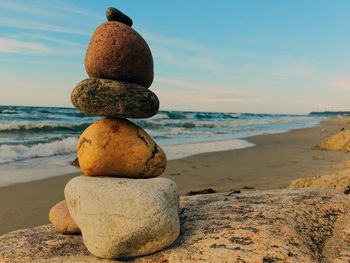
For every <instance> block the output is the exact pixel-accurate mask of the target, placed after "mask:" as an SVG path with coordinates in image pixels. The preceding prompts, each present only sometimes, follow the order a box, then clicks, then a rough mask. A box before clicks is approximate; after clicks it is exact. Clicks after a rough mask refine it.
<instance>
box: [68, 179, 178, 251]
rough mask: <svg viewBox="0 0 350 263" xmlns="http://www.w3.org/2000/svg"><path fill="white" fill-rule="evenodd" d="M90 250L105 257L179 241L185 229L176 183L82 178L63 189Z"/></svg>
mask: <svg viewBox="0 0 350 263" xmlns="http://www.w3.org/2000/svg"><path fill="white" fill-rule="evenodd" d="M64 194H65V197H66V200H67V205H68V208H69V211H70V213H71V215H72V218H73V219H74V221H75V222H76V223H77V225H78V226H79V228H80V230H81V232H82V235H83V238H84V243H85V245H86V247H87V249H88V250H89V251H90V252H91V253H92V254H93V255H95V256H98V257H101V258H120V257H131V256H133V257H134V256H142V255H147V254H151V253H154V252H156V251H159V250H161V249H163V248H165V247H167V246H169V245H170V244H171V243H173V242H174V241H175V239H176V238H177V237H178V235H179V232H180V223H179V216H178V212H179V211H178V210H179V193H178V188H177V185H176V184H175V183H174V182H173V181H171V180H170V179H166V178H152V179H138V180H136V179H123V178H107V177H106V178H98V177H87V176H79V177H76V178H73V179H72V180H70V181H69V182H68V184H67V185H66V188H65V190H64Z"/></svg>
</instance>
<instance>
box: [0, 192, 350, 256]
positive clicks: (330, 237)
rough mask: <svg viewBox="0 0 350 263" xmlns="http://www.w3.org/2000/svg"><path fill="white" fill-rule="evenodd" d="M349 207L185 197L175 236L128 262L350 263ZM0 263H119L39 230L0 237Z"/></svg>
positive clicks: (298, 198)
mask: <svg viewBox="0 0 350 263" xmlns="http://www.w3.org/2000/svg"><path fill="white" fill-rule="evenodd" d="M349 201H350V200H349V198H348V196H346V195H343V194H341V195H338V194H335V193H328V192H315V191H309V190H288V189H286V190H276V191H261V192H260V191H256V192H242V193H237V194H236V193H219V194H208V195H196V196H189V197H182V198H181V214H180V220H181V234H180V237H179V238H178V239H177V240H176V241H175V243H174V244H173V245H172V246H171V247H169V248H168V249H165V250H163V251H161V252H158V253H156V254H153V255H149V256H145V257H141V258H136V259H135V260H134V261H133V262H152V263H153V262H156V263H158V262H169V263H173V262H247V263H248V262H249V263H251V262H259V263H260V262H274V263H277V262H296V263H300V262H307V263H319V262H336V263H343V262H344V263H345V262H347V263H348V262H349V260H350V202H349ZM0 262H116V261H112V260H103V259H99V258H95V257H93V256H91V255H89V253H88V251H87V250H86V248H85V246H84V244H83V241H82V238H81V236H64V235H57V234H55V232H54V230H53V228H52V227H51V226H41V227H37V228H32V229H26V230H19V231H15V232H12V233H9V234H6V235H4V236H2V237H0Z"/></svg>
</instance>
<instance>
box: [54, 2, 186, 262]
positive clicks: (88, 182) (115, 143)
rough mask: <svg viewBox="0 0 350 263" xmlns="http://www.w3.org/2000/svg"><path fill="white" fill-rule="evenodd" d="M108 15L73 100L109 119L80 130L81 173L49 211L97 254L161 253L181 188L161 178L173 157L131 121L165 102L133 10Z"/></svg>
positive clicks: (172, 232) (60, 227) (174, 232)
mask: <svg viewBox="0 0 350 263" xmlns="http://www.w3.org/2000/svg"><path fill="white" fill-rule="evenodd" d="M106 15H107V19H108V22H106V23H103V24H102V25H100V26H99V27H98V28H97V29H96V31H95V32H94V34H93V36H92V38H91V41H90V44H89V47H88V49H87V53H86V58H85V68H86V71H87V73H88V75H89V78H88V79H85V80H83V81H81V82H80V83H79V84H78V85H77V86H76V87H75V89H74V90H73V92H72V96H71V98H72V103H73V104H74V106H75V107H77V108H78V109H79V110H80V111H82V112H84V113H86V114H89V115H93V116H106V117H107V118H104V119H101V120H99V121H97V122H95V123H93V124H92V125H90V126H89V127H88V128H87V129H86V130H85V131H84V132H83V134H82V135H81V136H80V139H79V141H78V160H79V165H80V168H81V170H82V172H83V176H78V177H75V178H73V179H72V180H70V181H69V182H68V184H67V185H66V187H65V191H64V192H65V200H66V202H64V201H63V202H60V203H59V204H57V205H56V206H54V207H53V208H52V209H51V211H50V215H49V217H50V221H51V222H52V223H53V224H54V226H55V227H56V231H58V232H60V233H77V232H79V230H80V231H81V234H82V236H83V240H84V244H85V245H86V247H87V249H88V250H89V251H90V252H91V253H92V254H93V255H95V256H97V257H101V258H123V257H135V256H142V255H146V254H150V253H154V252H156V251H159V250H161V249H163V248H165V247H167V246H169V245H170V244H171V243H173V242H174V241H175V239H176V238H177V237H178V235H179V231H180V223H179V215H178V209H179V193H178V188H177V185H176V184H175V183H174V182H173V181H171V180H169V179H166V178H159V177H158V176H159V175H161V174H162V173H163V172H164V170H165V168H166V163H167V160H166V156H165V153H164V152H163V150H162V149H161V148H160V147H159V146H158V145H157V144H156V143H155V142H154V140H153V139H152V138H151V137H150V135H148V134H147V133H146V132H145V131H144V130H143V129H142V128H141V127H139V126H137V125H136V124H134V123H132V122H131V121H129V120H127V119H126V118H147V117H151V116H153V115H155V114H156V113H157V112H158V109H159V100H158V98H157V96H156V95H155V94H154V93H153V92H151V91H150V90H148V87H150V85H151V84H152V81H153V59H152V54H151V51H150V49H149V47H148V45H147V43H146V42H145V40H144V39H143V38H142V37H141V36H140V35H139V34H138V33H137V32H136V31H135V30H133V29H132V28H131V26H132V20H131V19H130V18H129V17H128V16H126V15H124V14H123V13H121V12H120V11H118V10H117V9H115V8H108V9H107V12H106ZM67 208H68V209H67ZM68 210H69V211H68ZM74 223H76V226H75V225H74ZM74 226H75V227H74Z"/></svg>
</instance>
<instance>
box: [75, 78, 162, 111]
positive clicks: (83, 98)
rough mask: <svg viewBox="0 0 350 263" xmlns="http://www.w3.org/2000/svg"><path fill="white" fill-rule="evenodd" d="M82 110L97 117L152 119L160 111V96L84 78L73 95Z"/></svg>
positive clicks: (124, 84) (130, 85)
mask: <svg viewBox="0 0 350 263" xmlns="http://www.w3.org/2000/svg"><path fill="white" fill-rule="evenodd" d="M71 100H72V103H73V105H74V106H75V107H77V108H78V109H79V110H80V111H82V112H84V113H86V114H88V115H94V116H107V117H114V118H149V117H152V116H153V115H155V114H156V113H157V112H158V109H159V100H158V98H157V96H156V95H155V94H154V93H153V92H152V91H150V90H149V89H146V88H144V87H142V86H140V85H137V84H133V83H128V82H122V81H117V80H108V79H85V80H83V81H81V82H79V83H78V85H77V86H76V87H75V89H74V90H73V92H72V95H71Z"/></svg>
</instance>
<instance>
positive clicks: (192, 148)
mask: <svg viewBox="0 0 350 263" xmlns="http://www.w3.org/2000/svg"><path fill="white" fill-rule="evenodd" d="M252 146H254V144H253V143H250V142H248V141H245V140H239V139H234V140H228V141H218V142H201V143H189V144H178V145H165V146H161V147H162V148H163V149H164V151H165V152H166V154H167V157H168V159H169V160H175V159H181V158H185V157H188V156H191V155H196V154H200V153H208V152H221V151H228V150H237V149H244V148H248V147H252Z"/></svg>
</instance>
